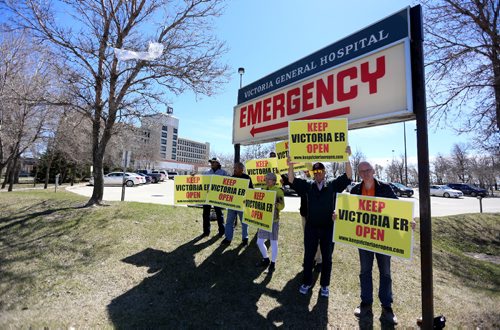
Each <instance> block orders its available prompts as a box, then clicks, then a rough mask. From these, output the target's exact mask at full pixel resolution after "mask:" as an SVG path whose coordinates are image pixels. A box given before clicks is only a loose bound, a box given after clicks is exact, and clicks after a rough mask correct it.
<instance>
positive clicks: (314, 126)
mask: <svg viewBox="0 0 500 330" xmlns="http://www.w3.org/2000/svg"><path fill="white" fill-rule="evenodd" d="M327 128H328V123H327V122H322V123H307V131H308V132H324V131H326V129H327Z"/></svg>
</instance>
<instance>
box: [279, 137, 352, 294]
mask: <svg viewBox="0 0 500 330" xmlns="http://www.w3.org/2000/svg"><path fill="white" fill-rule="evenodd" d="M345 152H346V154H347V157H346V158H347V161H346V162H345V165H346V167H345V170H346V173H344V174H342V175H340V176H339V177H337V178H336V179H334V180H329V181H326V180H325V174H326V173H325V166H324V165H323V164H322V163H319V162H318V163H315V164H314V165H313V167H312V172H313V176H314V181H306V180H303V179H299V178H295V176H294V175H295V173H294V168H293V164H292V163H291V162H289V166H288V179H289V181H290V183H291V184H292V188H293V189H294V190H295V191H296V192H297V193H298V194H299V195H300V196H302V195H304V196H305V198H306V199H307V214H306V223H305V228H304V278H303V281H302V286H301V287H300V289H299V291H300V293H302V294H307V293H308V292H309V289H310V288H311V286H312V280H313V276H312V272H313V264H314V257H315V254H316V250H317V248H318V242H319V246H320V249H321V255H322V259H323V262H322V264H321V265H322V267H321V279H320V285H321V289H320V294H321V296H322V297H328V296H329V294H330V290H329V288H328V287H329V285H330V275H331V272H332V252H333V240H332V238H333V221H332V213H333V211H334V210H335V205H334V203H335V196H336V195H337V193H340V192H342V191H343V190H344V189H345V188H346V187H347V186H348V185H349V184H350V183H351V178H352V168H351V163H350V162H349V156H350V155H351V148H350V147H349V146H347V148H346V149H345Z"/></svg>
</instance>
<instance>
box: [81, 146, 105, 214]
mask: <svg viewBox="0 0 500 330" xmlns="http://www.w3.org/2000/svg"><path fill="white" fill-rule="evenodd" d="M102 160H103V157H102V155H99V154H97V155H96V156H95V157H94V162H93V168H94V172H93V173H92V176H93V177H94V190H93V191H92V197H90V199H89V201H88V202H87V204H86V205H85V206H92V205H94V204H97V205H100V204H101V203H102V198H103V196H104V169H103V165H102V163H103V161H102Z"/></svg>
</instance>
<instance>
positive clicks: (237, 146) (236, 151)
mask: <svg viewBox="0 0 500 330" xmlns="http://www.w3.org/2000/svg"><path fill="white" fill-rule="evenodd" d="M244 73H245V68H238V74H239V75H240V89H241V86H242V84H243V74H244ZM239 161H240V144H239V143H236V144H235V145H234V162H235V163H238V162H239Z"/></svg>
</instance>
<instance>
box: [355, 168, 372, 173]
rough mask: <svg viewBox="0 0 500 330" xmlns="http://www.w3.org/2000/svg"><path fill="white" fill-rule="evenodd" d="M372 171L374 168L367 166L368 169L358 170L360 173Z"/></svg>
mask: <svg viewBox="0 0 500 330" xmlns="http://www.w3.org/2000/svg"><path fill="white" fill-rule="evenodd" d="M371 171H373V169H372V168H367V169H366V170H359V171H358V172H359V173H370V172H371Z"/></svg>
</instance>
